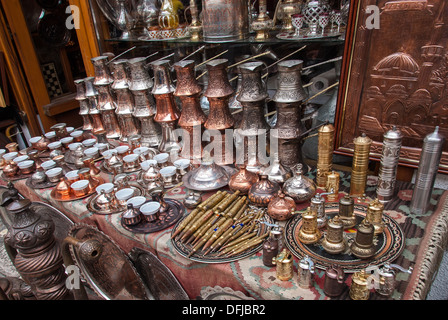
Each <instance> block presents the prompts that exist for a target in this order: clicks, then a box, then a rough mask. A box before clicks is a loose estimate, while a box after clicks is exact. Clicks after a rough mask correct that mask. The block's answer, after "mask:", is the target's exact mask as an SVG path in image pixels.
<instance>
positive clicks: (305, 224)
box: [297, 207, 322, 244]
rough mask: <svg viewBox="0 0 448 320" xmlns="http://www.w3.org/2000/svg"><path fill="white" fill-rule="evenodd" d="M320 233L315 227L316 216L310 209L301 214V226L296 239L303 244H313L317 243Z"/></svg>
mask: <svg viewBox="0 0 448 320" xmlns="http://www.w3.org/2000/svg"><path fill="white" fill-rule="evenodd" d="M321 236H322V232H321V231H320V230H319V228H318V227H317V214H316V212H315V211H312V210H311V209H310V207H308V208H307V209H306V211H304V212H303V213H302V226H301V227H300V229H299V232H298V234H297V237H298V239H299V241H300V242H302V243H304V244H313V243H316V242H318V241H319V239H320V238H321Z"/></svg>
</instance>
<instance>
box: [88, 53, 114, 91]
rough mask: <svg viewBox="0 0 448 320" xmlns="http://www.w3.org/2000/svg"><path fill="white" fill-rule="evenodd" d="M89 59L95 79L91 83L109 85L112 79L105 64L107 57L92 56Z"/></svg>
mask: <svg viewBox="0 0 448 320" xmlns="http://www.w3.org/2000/svg"><path fill="white" fill-rule="evenodd" d="M91 61H92V64H93V68H94V73H95V81H94V82H93V83H94V84H95V85H110V84H111V83H112V82H113V81H114V80H113V78H112V75H111V73H110V69H109V66H108V64H107V62H108V61H109V57H108V56H98V57H94V58H92V59H91Z"/></svg>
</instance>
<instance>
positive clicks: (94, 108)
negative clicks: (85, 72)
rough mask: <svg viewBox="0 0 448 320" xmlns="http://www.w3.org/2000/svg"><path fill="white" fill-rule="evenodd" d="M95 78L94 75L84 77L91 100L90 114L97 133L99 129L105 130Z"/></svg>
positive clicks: (88, 97)
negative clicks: (99, 108)
mask: <svg viewBox="0 0 448 320" xmlns="http://www.w3.org/2000/svg"><path fill="white" fill-rule="evenodd" d="M94 80H95V78H94V77H87V78H85V79H84V83H85V86H86V97H87V100H88V102H89V116H90V119H91V120H92V126H93V128H92V133H93V134H95V133H96V132H98V131H103V130H104V126H103V121H102V119H101V113H100V111H99V110H98V96H99V93H98V90H97V89H96V87H95V86H94V84H93V82H94Z"/></svg>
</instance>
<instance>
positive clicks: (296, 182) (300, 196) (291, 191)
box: [283, 163, 316, 203]
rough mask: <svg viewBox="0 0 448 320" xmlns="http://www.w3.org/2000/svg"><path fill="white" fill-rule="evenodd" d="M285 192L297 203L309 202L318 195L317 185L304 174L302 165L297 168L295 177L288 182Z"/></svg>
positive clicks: (285, 185)
mask: <svg viewBox="0 0 448 320" xmlns="http://www.w3.org/2000/svg"><path fill="white" fill-rule="evenodd" d="M283 192H284V193H285V194H286V195H288V196H290V197H291V198H293V199H294V201H295V202H296V203H302V202H306V201H309V200H310V199H311V198H312V197H313V196H314V195H315V194H316V184H315V183H314V181H313V180H312V179H310V178H308V177H306V176H305V175H304V174H303V170H302V164H301V163H299V164H298V165H297V166H296V170H295V172H294V176H293V177H292V178H289V179H288V180H286V182H285V184H284V185H283Z"/></svg>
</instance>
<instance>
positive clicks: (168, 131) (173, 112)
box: [151, 60, 182, 153]
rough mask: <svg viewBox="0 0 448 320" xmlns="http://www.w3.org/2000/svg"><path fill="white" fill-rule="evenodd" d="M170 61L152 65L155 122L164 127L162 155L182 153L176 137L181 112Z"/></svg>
mask: <svg viewBox="0 0 448 320" xmlns="http://www.w3.org/2000/svg"><path fill="white" fill-rule="evenodd" d="M169 63H170V61H169V60H157V61H155V62H153V63H151V65H152V68H153V70H154V87H153V88H152V94H153V95H154V98H155V99H156V109H157V112H156V115H155V117H154V121H155V122H158V123H159V124H160V125H161V127H162V139H161V142H160V144H159V151H160V152H161V153H165V152H168V153H169V152H170V151H171V150H173V151H174V152H176V151H180V150H181V149H182V147H181V145H180V144H179V142H178V141H177V138H176V137H175V136H174V130H175V128H176V124H177V121H178V120H179V117H180V111H179V109H178V107H177V105H176V102H175V101H174V91H175V88H174V86H173V84H172V81H171V77H170V69H169V68H170V66H169Z"/></svg>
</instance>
